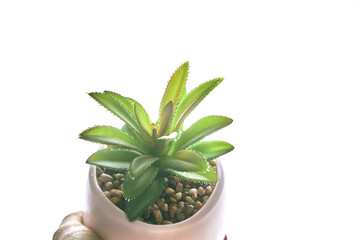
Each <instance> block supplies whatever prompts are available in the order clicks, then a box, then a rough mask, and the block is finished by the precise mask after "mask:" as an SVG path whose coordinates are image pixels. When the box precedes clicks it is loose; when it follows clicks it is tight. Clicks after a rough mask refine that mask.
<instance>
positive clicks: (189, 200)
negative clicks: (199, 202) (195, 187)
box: [185, 196, 195, 205]
mask: <svg viewBox="0 0 360 240" xmlns="http://www.w3.org/2000/svg"><path fill="white" fill-rule="evenodd" d="M185 200H186V201H187V202H188V203H189V204H191V205H194V204H195V201H194V200H193V199H192V198H191V197H190V196H186V198H185Z"/></svg>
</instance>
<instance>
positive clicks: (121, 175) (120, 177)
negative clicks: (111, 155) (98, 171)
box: [115, 173, 124, 180]
mask: <svg viewBox="0 0 360 240" xmlns="http://www.w3.org/2000/svg"><path fill="white" fill-rule="evenodd" d="M123 177H124V174H122V173H116V174H115V179H116V180H120V179H122V178H123Z"/></svg>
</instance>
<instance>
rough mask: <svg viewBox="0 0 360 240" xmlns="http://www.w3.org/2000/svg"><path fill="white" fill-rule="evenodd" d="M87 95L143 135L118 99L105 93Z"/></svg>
mask: <svg viewBox="0 0 360 240" xmlns="http://www.w3.org/2000/svg"><path fill="white" fill-rule="evenodd" d="M89 95H90V96H91V97H92V98H94V99H95V100H96V101H97V102H98V103H100V104H101V105H102V106H104V107H105V108H106V109H108V110H109V111H110V112H112V113H113V114H115V116H117V117H119V118H120V119H121V120H123V121H124V122H125V123H126V124H128V125H129V126H130V127H132V128H133V129H134V130H135V131H136V132H137V133H139V134H140V136H141V137H143V130H142V128H141V127H140V126H139V125H138V123H137V121H136V120H135V119H134V117H133V116H132V115H131V113H130V112H129V111H128V110H127V108H126V107H124V105H123V104H121V103H120V102H119V101H118V100H116V99H115V98H113V97H112V96H110V95H108V94H105V93H97V92H93V93H89ZM145 139H146V138H145Z"/></svg>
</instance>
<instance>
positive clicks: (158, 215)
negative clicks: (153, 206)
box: [154, 209, 163, 223]
mask: <svg viewBox="0 0 360 240" xmlns="http://www.w3.org/2000/svg"><path fill="white" fill-rule="evenodd" d="M154 217H155V221H156V222H157V223H161V222H162V221H163V216H162V214H161V211H160V210H159V209H157V210H155V211H154Z"/></svg>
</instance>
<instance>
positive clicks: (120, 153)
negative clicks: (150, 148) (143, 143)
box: [86, 148, 140, 169]
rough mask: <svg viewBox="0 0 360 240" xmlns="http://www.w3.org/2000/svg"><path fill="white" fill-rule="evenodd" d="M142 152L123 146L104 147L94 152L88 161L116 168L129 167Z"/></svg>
mask: <svg viewBox="0 0 360 240" xmlns="http://www.w3.org/2000/svg"><path fill="white" fill-rule="evenodd" d="M139 155H140V153H138V152H136V151H133V150H130V149H123V148H112V149H103V150H99V151H97V152H95V153H94V154H92V155H91V156H90V157H89V158H88V160H87V161H86V163H88V164H92V165H96V166H100V167H105V168H114V169H128V168H129V167H130V164H131V162H132V161H133V160H134V159H135V158H136V157H138V156H139Z"/></svg>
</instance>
